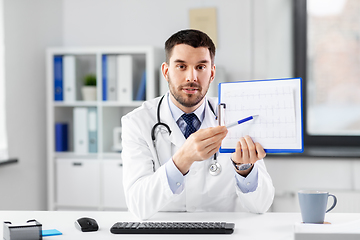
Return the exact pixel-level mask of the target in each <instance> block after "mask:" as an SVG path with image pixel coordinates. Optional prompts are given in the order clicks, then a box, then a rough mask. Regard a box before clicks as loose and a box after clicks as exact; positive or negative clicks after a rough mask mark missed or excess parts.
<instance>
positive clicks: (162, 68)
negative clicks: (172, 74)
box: [161, 62, 169, 82]
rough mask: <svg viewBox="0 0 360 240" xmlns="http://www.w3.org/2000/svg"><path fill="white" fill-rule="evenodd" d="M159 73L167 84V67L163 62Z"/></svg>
mask: <svg viewBox="0 0 360 240" xmlns="http://www.w3.org/2000/svg"><path fill="white" fill-rule="evenodd" d="M161 72H162V74H163V76H164V78H165V79H166V81H168V82H169V78H168V74H169V65H168V64H167V63H166V62H163V63H162V64H161Z"/></svg>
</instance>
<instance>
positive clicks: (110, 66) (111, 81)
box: [107, 55, 117, 101]
mask: <svg viewBox="0 0 360 240" xmlns="http://www.w3.org/2000/svg"><path fill="white" fill-rule="evenodd" d="M116 58H117V56H116V55H107V79H108V82H107V100H108V101H116V100H117V87H116V81H117V77H116V73H117V69H116V67H117V64H116Z"/></svg>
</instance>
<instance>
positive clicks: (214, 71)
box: [210, 64, 216, 83]
mask: <svg viewBox="0 0 360 240" xmlns="http://www.w3.org/2000/svg"><path fill="white" fill-rule="evenodd" d="M215 73H216V66H215V64H214V65H213V66H212V67H211V75H210V83H212V81H214V79H215Z"/></svg>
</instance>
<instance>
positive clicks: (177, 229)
mask: <svg viewBox="0 0 360 240" xmlns="http://www.w3.org/2000/svg"><path fill="white" fill-rule="evenodd" d="M234 227H235V224H234V223H226V222H221V223H220V222H118V223H115V224H114V225H113V226H112V227H111V229H110V232H112V233H114V234H231V233H233V232H234Z"/></svg>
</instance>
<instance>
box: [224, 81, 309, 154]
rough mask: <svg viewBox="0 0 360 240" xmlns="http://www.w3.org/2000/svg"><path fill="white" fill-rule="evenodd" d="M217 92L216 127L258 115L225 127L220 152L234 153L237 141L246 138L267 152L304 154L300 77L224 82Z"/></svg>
mask: <svg viewBox="0 0 360 240" xmlns="http://www.w3.org/2000/svg"><path fill="white" fill-rule="evenodd" d="M218 89H219V90H218V91H219V93H218V96H219V97H218V99H219V105H218V108H219V109H218V113H219V114H218V115H219V117H218V121H219V125H221V126H224V125H228V124H229V123H232V122H235V121H238V120H240V119H243V118H246V117H249V116H254V115H258V116H257V117H255V118H254V119H253V120H251V121H247V122H245V123H242V124H239V125H237V126H235V127H232V128H228V134H227V136H226V137H225V138H224V139H223V141H222V143H221V147H220V153H232V152H235V147H236V143H237V142H238V141H239V138H240V137H244V136H246V135H249V136H250V137H251V138H252V139H253V141H254V142H259V143H260V144H261V145H262V146H263V147H264V149H265V152H267V153H301V152H303V151H304V142H303V122H302V119H303V112H302V79H301V78H285V79H265V80H252V81H238V82H225V83H220V84H219V88H218Z"/></svg>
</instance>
